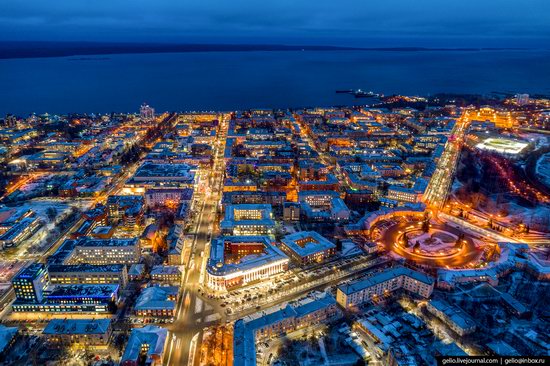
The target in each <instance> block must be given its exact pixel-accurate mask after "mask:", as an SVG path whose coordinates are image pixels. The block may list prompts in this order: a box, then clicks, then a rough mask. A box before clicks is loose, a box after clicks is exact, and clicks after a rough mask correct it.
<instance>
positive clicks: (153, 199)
mask: <svg viewBox="0 0 550 366" xmlns="http://www.w3.org/2000/svg"><path fill="white" fill-rule="evenodd" d="M192 198H193V189H191V188H166V189H163V188H149V189H147V190H146V191H145V205H146V206H147V207H156V206H166V207H169V208H177V207H178V206H179V205H180V204H181V203H182V202H189V201H191V199H192Z"/></svg>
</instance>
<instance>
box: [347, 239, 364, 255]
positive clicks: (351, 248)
mask: <svg viewBox="0 0 550 366" xmlns="http://www.w3.org/2000/svg"><path fill="white" fill-rule="evenodd" d="M362 252H363V251H362V250H361V249H359V248H358V247H357V245H355V243H354V242H352V241H351V240H344V241H342V256H344V257H349V256H354V255H357V254H361V253H362Z"/></svg>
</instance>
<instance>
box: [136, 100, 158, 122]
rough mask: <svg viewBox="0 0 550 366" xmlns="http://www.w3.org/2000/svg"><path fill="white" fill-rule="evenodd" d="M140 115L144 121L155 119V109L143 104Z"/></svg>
mask: <svg viewBox="0 0 550 366" xmlns="http://www.w3.org/2000/svg"><path fill="white" fill-rule="evenodd" d="M139 115H140V117H141V119H143V120H151V119H153V118H155V109H154V108H152V107H150V106H149V104H146V103H143V104H142V105H141V108H140V109H139Z"/></svg>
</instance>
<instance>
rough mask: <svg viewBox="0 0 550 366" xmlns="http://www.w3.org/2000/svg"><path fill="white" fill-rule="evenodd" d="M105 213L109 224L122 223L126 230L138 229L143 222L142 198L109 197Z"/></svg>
mask: <svg viewBox="0 0 550 366" xmlns="http://www.w3.org/2000/svg"><path fill="white" fill-rule="evenodd" d="M107 213H108V217H109V222H110V223H119V222H121V223H122V226H123V227H124V228H127V229H133V228H136V227H139V226H140V225H141V224H142V221H143V214H144V203H143V197H142V196H137V195H136V196H109V198H107Z"/></svg>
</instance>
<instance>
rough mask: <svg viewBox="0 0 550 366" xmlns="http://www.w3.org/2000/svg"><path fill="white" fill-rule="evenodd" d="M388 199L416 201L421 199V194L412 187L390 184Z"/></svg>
mask: <svg viewBox="0 0 550 366" xmlns="http://www.w3.org/2000/svg"><path fill="white" fill-rule="evenodd" d="M387 198H388V199H390V200H396V201H401V202H410V203H416V202H418V201H419V200H420V197H419V194H418V193H417V192H415V191H414V190H413V189H412V188H405V187H400V186H390V187H389V188H388V197H387Z"/></svg>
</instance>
